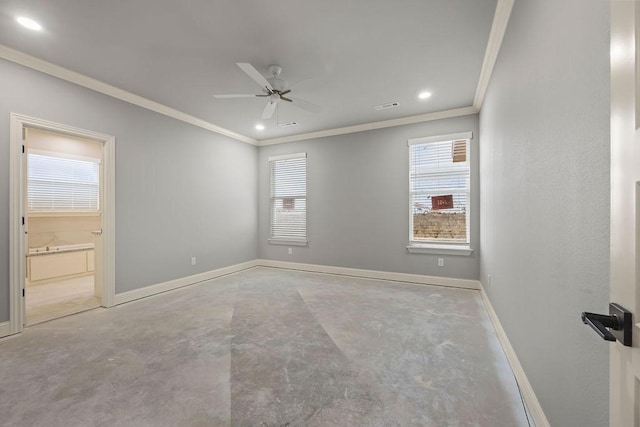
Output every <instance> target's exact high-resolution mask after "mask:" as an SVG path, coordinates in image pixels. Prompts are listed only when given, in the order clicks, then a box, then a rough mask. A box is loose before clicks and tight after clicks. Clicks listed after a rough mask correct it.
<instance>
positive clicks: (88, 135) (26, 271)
mask: <svg viewBox="0 0 640 427" xmlns="http://www.w3.org/2000/svg"><path fill="white" fill-rule="evenodd" d="M114 144H115V138H114V137H112V136H109V135H103V134H99V133H95V132H91V131H86V130H83V129H78V128H73V127H70V126H66V125H61V124H57V123H52V122H47V121H44V120H40V119H35V118H31V117H26V116H22V115H18V114H12V115H11V157H12V162H11V171H10V177H11V183H10V189H11V202H12V209H11V235H10V240H11V242H10V245H11V252H10V254H11V259H10V281H11V287H10V299H11V302H10V328H11V333H18V332H21V331H22V329H23V327H24V326H30V325H34V324H37V323H41V322H45V321H48V320H52V319H55V318H59V317H63V316H67V315H70V314H75V313H78V312H81V311H86V310H90V309H94V308H97V307H100V306H102V307H110V306H112V305H114V298H115V282H114V272H115V268H114V267H115V266H114V259H115V245H114V234H115V227H114V224H115V218H114V217H115V215H114V214H115V209H114V208H115V206H114V205H115V197H114V189H115V165H114V154H115V147H114Z"/></svg>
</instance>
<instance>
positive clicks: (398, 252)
mask: <svg viewBox="0 0 640 427" xmlns="http://www.w3.org/2000/svg"><path fill="white" fill-rule="evenodd" d="M464 131H473V136H474V138H473V139H472V140H471V156H472V157H471V159H472V165H471V168H472V169H471V173H472V193H473V195H472V223H471V247H472V248H473V249H476V250H475V251H474V253H473V255H471V256H442V255H423V254H409V253H407V250H406V246H407V244H408V239H409V157H408V156H409V154H408V148H407V140H408V139H409V138H418V137H422V136H432V135H442V134H447V133H454V132H464ZM478 142H479V141H478V116H477V115H470V116H464V117H456V118H452V119H445V120H437V121H432V122H426V123H420V124H414V125H408V126H400V127H394V128H387V129H380V130H373V131H368V132H360V133H354V134H349V135H340V136H335V137H328V138H322V139H315V140H308V141H300V142H292V143H288V144H280V145H272V146H265V147H260V151H259V162H258V178H259V179H258V181H259V203H258V207H259V215H258V221H259V223H258V233H259V235H258V255H259V256H260V258H263V259H270V260H280V261H292V262H304V263H310V264H322V265H331V266H340V267H351V268H363V269H370V270H382V271H393V272H402V273H414V274H427V275H434V276H446V277H455V278H460V279H477V278H478V250H477V249H478V243H479V238H478V231H479V218H478V212H479V197H478V189H479V187H478V180H477V176H478V167H477V161H478ZM298 152H306V153H307V200H308V208H307V209H308V214H307V227H308V240H309V245H308V247H293V254H292V255H288V254H287V246H281V245H271V244H269V243H268V241H267V239H268V238H269V167H268V160H267V159H268V157H269V156H272V155H278V154H287V153H298ZM438 257H442V258H445V266H444V267H438V266H437V258H438Z"/></svg>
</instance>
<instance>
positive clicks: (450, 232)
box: [409, 134, 471, 244]
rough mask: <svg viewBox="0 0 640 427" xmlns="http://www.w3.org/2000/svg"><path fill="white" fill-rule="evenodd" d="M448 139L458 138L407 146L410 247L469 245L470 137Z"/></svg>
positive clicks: (418, 141)
mask: <svg viewBox="0 0 640 427" xmlns="http://www.w3.org/2000/svg"><path fill="white" fill-rule="evenodd" d="M451 136H454V137H458V138H456V139H449V140H440V141H438V140H433V138H426V139H425V140H427V142H423V141H424V140H420V139H418V140H413V141H410V142H409V190H410V205H409V212H410V213H411V214H410V230H409V234H410V241H411V242H412V243H418V244H420V243H429V242H437V243H447V244H468V243H469V231H470V230H469V228H470V226H469V224H470V220H469V214H470V199H471V197H470V196H471V195H470V191H471V186H470V162H469V138H470V135H469V136H468V137H467V138H460V137H461V136H467V135H466V134H456V135H450V137H451ZM451 202H452V203H451Z"/></svg>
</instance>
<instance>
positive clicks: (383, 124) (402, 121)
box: [258, 106, 478, 147]
mask: <svg viewBox="0 0 640 427" xmlns="http://www.w3.org/2000/svg"><path fill="white" fill-rule="evenodd" d="M477 112H478V109H477V108H475V107H473V106H470V107H462V108H455V109H453V110H444V111H437V112H435V113H427V114H420V115H417V116H409V117H401V118H399V119H391V120H383V121H379V122H371V123H363V124H361V125H354V126H346V127H342V128H335V129H327V130H321V131H317V132H309V133H301V134H298V135H291V136H283V137H280V138H272V139H261V140H259V141H258V146H260V147H262V146H265V145H274V144H284V143H285V142H294V141H303V140H306V139H315V138H324V137H327V136H335V135H344V134H347V133H356V132H365V131H368V130H374V129H383V128H390V127H394V126H403V125H410V124H413V123H422V122H428V121H432V120H440V119H448V118H451V117H459V116H468V115H469V114H476V113H477Z"/></svg>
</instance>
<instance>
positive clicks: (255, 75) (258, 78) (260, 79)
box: [236, 62, 273, 91]
mask: <svg viewBox="0 0 640 427" xmlns="http://www.w3.org/2000/svg"><path fill="white" fill-rule="evenodd" d="M236 65H237V66H238V67H240V68H241V69H242V71H244V72H245V73H247V75H248V76H249V77H251V79H253V81H254V82H256V83H258V84H259V85H260V87H261V88H263V89H267V90H268V91H273V87H271V83H269V82H268V81H267V79H265V78H264V76H263V75H262V74H260V73H259V72H258V70H256V69H255V68H253V65H251V64H249V63H247V62H238V63H236Z"/></svg>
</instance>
